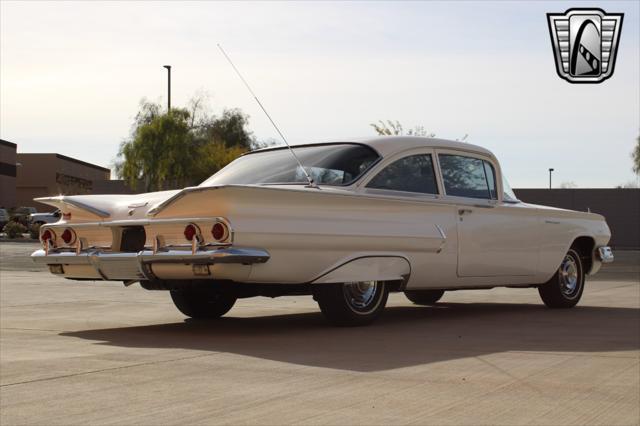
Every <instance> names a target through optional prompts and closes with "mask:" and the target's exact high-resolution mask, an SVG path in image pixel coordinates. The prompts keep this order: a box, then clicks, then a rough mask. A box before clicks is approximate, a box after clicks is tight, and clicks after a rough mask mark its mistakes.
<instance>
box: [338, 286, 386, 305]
mask: <svg viewBox="0 0 640 426" xmlns="http://www.w3.org/2000/svg"><path fill="white" fill-rule="evenodd" d="M342 289H343V291H344V297H345V300H346V301H347V303H348V304H349V305H350V306H351V307H352V308H353V309H354V310H356V311H358V312H364V311H367V310H369V308H371V305H372V304H373V303H374V302H375V298H376V293H377V289H378V283H377V282H376V281H360V282H354V283H345V284H344V285H343V286H342Z"/></svg>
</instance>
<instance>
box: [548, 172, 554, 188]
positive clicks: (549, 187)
mask: <svg viewBox="0 0 640 426" xmlns="http://www.w3.org/2000/svg"><path fill="white" fill-rule="evenodd" d="M553 170H554V169H549V189H551V173H553Z"/></svg>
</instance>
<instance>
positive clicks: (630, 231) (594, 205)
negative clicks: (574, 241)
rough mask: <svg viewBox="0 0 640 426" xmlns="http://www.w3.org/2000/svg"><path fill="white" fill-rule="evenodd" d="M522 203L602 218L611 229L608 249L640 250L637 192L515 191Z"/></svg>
mask: <svg viewBox="0 0 640 426" xmlns="http://www.w3.org/2000/svg"><path fill="white" fill-rule="evenodd" d="M514 191H515V193H516V195H517V196H518V198H519V199H521V200H522V201H524V202H526V203H532V204H542V205H545V206H552V207H559V208H563V209H571V210H581V211H589V210H590V211H592V212H594V213H598V214H601V215H603V216H604V217H605V218H606V219H607V224H608V225H609V228H610V229H611V242H610V243H609V244H610V245H611V246H612V247H614V248H617V249H640V189H637V188H634V189H622V188H620V189H618V188H611V189H580V188H576V189H515V190H514Z"/></svg>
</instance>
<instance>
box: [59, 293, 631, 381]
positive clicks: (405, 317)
mask: <svg viewBox="0 0 640 426" xmlns="http://www.w3.org/2000/svg"><path fill="white" fill-rule="evenodd" d="M231 315H233V312H231ZM639 324H640V310H638V309H633V308H608V307H594V306H579V307H576V308H574V309H568V310H551V309H547V308H545V307H542V306H540V305H529V304H497V303H491V304H489V303H474V304H466V303H442V304H438V305H436V306H433V307H417V306H410V307H409V306H408V307H389V308H387V309H386V311H385V313H384V315H383V316H382V317H381V318H379V319H378V321H377V322H376V323H375V324H373V325H371V326H368V327H356V328H334V327H330V326H329V325H327V324H326V323H325V321H324V318H323V317H322V316H321V315H320V314H319V313H317V314H316V313H301V314H290V315H276V316H264V317H251V318H234V317H232V316H230V317H223V318H221V319H218V320H214V321H194V320H186V321H184V322H179V323H169V324H158V325H148V326H136V327H118V328H108V329H99V330H84V331H76V332H68V333H61V335H62V336H70V337H75V338H81V339H87V340H92V341H98V342H100V343H99V344H105V345H113V346H118V347H135V348H181V349H192V350H202V351H212V352H227V353H234V354H241V355H246V356H251V357H256V358H262V359H269V360H275V361H280V362H287V363H294V364H300V365H307V366H317V367H327V368H335V369H343V370H350V371H380V370H388V369H395V368H401V367H408V366H414V365H420V364H428V363H433V362H438V361H446V360H451V359H457V358H465V357H472V356H480V355H486V354H492V353H500V352H510V351H517V352H524V351H531V352H540V351H541V352H559V353H560V352H565V353H572V352H615V351H635V350H638V349H640V325H639Z"/></svg>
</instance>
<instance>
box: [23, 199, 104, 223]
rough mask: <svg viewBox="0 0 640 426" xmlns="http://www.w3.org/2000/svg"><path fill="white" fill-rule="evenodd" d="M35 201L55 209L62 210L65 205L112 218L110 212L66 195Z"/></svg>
mask: <svg viewBox="0 0 640 426" xmlns="http://www.w3.org/2000/svg"><path fill="white" fill-rule="evenodd" d="M33 200H34V201H37V202H39V203H42V204H48V205H50V206H53V207H57V208H59V209H62V208H63V206H64V205H68V206H72V207H75V208H77V209H80V210H85V211H87V212H89V213H93V214H95V215H96V216H99V217H102V218H105V217H109V216H111V215H110V214H109V213H108V212H106V211H104V210H101V209H98V208H96V207H93V206H91V205H89V204H86V203H83V202H82V201H78V200H77V199H74V198H71V197H67V196H64V195H59V196H57V197H42V198H34V199H33Z"/></svg>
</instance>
